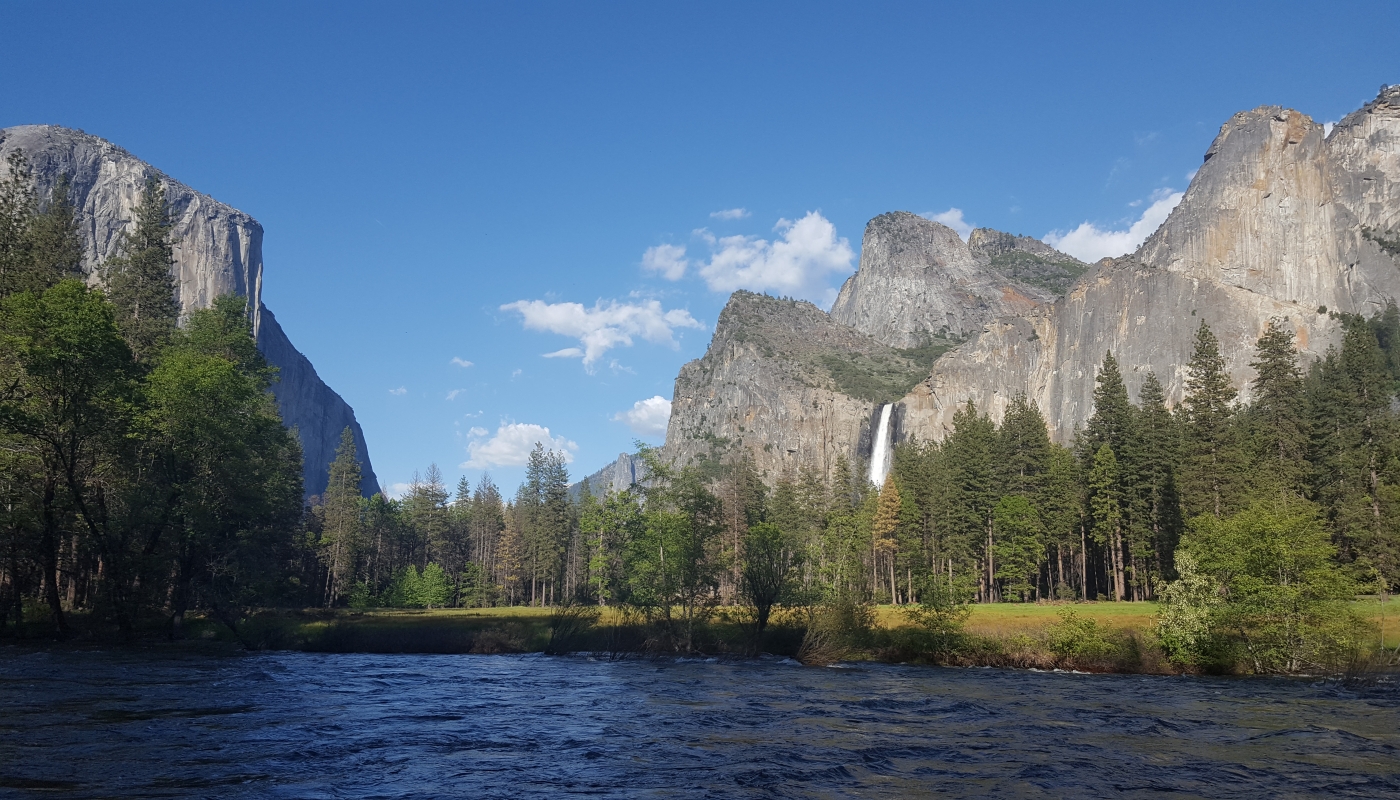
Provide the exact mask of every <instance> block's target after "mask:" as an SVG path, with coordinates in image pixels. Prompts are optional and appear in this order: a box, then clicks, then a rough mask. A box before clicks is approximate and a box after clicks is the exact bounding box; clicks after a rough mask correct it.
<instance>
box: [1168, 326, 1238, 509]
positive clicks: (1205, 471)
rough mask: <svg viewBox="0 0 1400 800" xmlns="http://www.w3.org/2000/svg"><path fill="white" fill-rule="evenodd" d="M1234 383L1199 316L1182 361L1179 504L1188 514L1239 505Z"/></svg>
mask: <svg viewBox="0 0 1400 800" xmlns="http://www.w3.org/2000/svg"><path fill="white" fill-rule="evenodd" d="M1235 395H1236V391H1235V387H1233V386H1231V385H1230V376H1229V375H1227V374H1226V373H1225V357H1224V356H1223V355H1221V353H1220V342H1219V340H1217V339H1216V338H1215V334H1214V333H1212V332H1211V330H1210V326H1209V325H1207V324H1206V323H1205V321H1204V320H1202V321H1201V327H1200V328H1199V329H1197V331H1196V346H1195V350H1194V352H1193V353H1192V355H1191V363H1190V364H1189V365H1188V366H1187V378H1186V398H1185V400H1184V401H1183V403H1182V407H1183V410H1184V413H1185V421H1186V424H1185V427H1184V431H1183V434H1184V435H1183V445H1184V447H1183V450H1184V453H1183V463H1182V481H1181V491H1182V506H1183V507H1184V509H1185V510H1186V512H1187V514H1188V515H1190V516H1195V515H1197V514H1211V515H1213V516H1214V517H1215V518H1217V519H1219V518H1220V516H1221V515H1222V514H1226V513H1229V512H1230V511H1232V510H1233V509H1234V508H1236V507H1238V506H1239V505H1240V497H1239V495H1240V491H1239V489H1240V488H1241V487H1240V482H1241V480H1242V477H1243V472H1244V463H1243V462H1244V453H1243V449H1242V447H1241V445H1240V442H1239V436H1238V431H1237V429H1236V425H1235V418H1234V406H1233V403H1234V400H1235Z"/></svg>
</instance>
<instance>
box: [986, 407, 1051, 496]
mask: <svg viewBox="0 0 1400 800" xmlns="http://www.w3.org/2000/svg"><path fill="white" fill-rule="evenodd" d="M997 439H998V441H997V451H998V452H997V461H998V464H997V466H998V468H999V470H1000V472H1001V485H1002V492H1003V494H1010V495H1016V496H1018V497H1025V498H1035V497H1036V495H1037V494H1038V493H1039V490H1040V486H1041V485H1042V484H1043V483H1044V477H1045V472H1046V470H1047V469H1049V467H1050V432H1049V430H1048V429H1047V427H1046V425H1045V417H1044V416H1042V415H1041V413H1040V409H1039V408H1036V406H1035V404H1034V403H1032V402H1030V401H1029V400H1028V399H1026V394H1025V392H1022V393H1020V394H1018V395H1016V397H1015V399H1013V400H1012V401H1011V405H1010V406H1009V407H1008V408H1007V409H1006V416H1005V417H1003V418H1002V422H1001V430H1000V431H998V435H997Z"/></svg>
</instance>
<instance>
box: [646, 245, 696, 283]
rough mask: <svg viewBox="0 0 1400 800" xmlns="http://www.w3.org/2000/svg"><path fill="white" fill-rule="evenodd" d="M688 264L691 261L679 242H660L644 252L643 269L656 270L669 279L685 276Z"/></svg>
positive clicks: (678, 278)
mask: <svg viewBox="0 0 1400 800" xmlns="http://www.w3.org/2000/svg"><path fill="white" fill-rule="evenodd" d="M688 266H690V262H689V261H687V260H686V257H685V248H684V247H683V246H681V245H678V244H658V245H657V246H655V247H648V248H647V251H646V252H645V253H642V269H643V270H645V271H647V272H655V273H657V274H659V275H660V276H661V277H663V278H665V279H666V280H668V281H678V280H680V279H681V278H683V277H685V269H686V267H688Z"/></svg>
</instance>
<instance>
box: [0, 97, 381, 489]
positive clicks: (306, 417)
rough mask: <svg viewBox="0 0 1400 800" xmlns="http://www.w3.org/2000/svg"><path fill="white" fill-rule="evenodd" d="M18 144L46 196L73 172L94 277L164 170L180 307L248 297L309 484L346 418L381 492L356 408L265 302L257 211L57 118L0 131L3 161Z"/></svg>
mask: <svg viewBox="0 0 1400 800" xmlns="http://www.w3.org/2000/svg"><path fill="white" fill-rule="evenodd" d="M16 149H22V150H24V152H25V155H26V156H27V157H28V159H29V162H30V165H31V167H32V168H33V170H34V178H35V183H36V184H37V186H38V190H39V194H40V197H41V198H45V199H46V198H47V197H48V196H49V195H50V193H51V192H52V190H53V187H54V185H55V184H56V183H57V181H58V179H59V176H60V175H64V174H66V175H68V176H69V178H70V180H71V188H70V191H71V192H72V194H73V198H72V199H73V203H74V205H75V206H76V207H77V208H78V210H79V213H80V215H81V221H82V226H83V232H84V240H85V243H86V257H85V259H84V265H83V266H84V270H85V271H86V272H87V273H88V280H89V282H91V283H94V284H96V283H100V270H99V268H100V266H101V265H102V264H103V262H105V261H106V260H107V259H108V258H110V257H111V256H112V255H114V254H115V252H116V249H117V247H118V244H119V242H120V238H121V233H122V231H123V230H125V229H126V228H127V227H128V226H129V225H131V224H132V219H131V211H132V209H133V208H134V207H135V206H136V203H137V201H138V200H139V197H140V194H141V190H142V187H143V186H144V184H145V181H146V178H147V176H150V175H155V176H157V177H159V179H160V180H161V182H162V184H163V185H164V187H165V193H166V200H167V202H168V203H169V205H170V210H171V213H172V216H173V218H174V222H175V225H174V234H175V237H176V239H177V244H176V246H175V267H174V271H175V277H176V285H177V291H178V293H179V300H180V306H181V308H182V310H183V313H185V314H188V313H189V312H190V311H192V310H194V309H196V308H203V307H206V306H208V305H209V304H210V303H212V302H213V300H214V298H216V297H218V296H220V295H224V294H236V295H239V296H242V297H246V298H248V300H249V308H250V309H252V315H253V327H254V331H255V332H256V334H257V338H258V346H259V348H260V349H261V350H262V351H263V354H264V355H265V356H266V357H267V359H268V361H269V362H270V363H272V364H273V365H275V366H277V367H278V369H279V374H280V381H279V383H278V384H277V385H276V386H274V387H273V393H274V394H275V395H276V396H277V400H278V405H279V406H280V408H281V412H282V421H283V422H284V423H285V424H286V425H287V426H288V427H292V428H296V430H297V431H298V433H299V434H300V437H301V443H302V449H303V452H304V456H305V469H304V478H305V482H306V493H307V494H308V495H312V494H320V493H321V492H323V491H325V487H326V480H327V473H328V470H329V466H330V461H331V459H333V458H334V454H335V446H336V444H338V443H339V440H340V434H341V431H343V430H344V429H345V427H346V426H347V425H348V426H349V427H350V428H351V430H353V431H354V433H355V440H356V442H357V444H358V447H359V451H360V456H361V462H362V464H361V466H362V470H363V473H364V481H363V483H362V484H361V489H362V490H363V491H364V492H365V493H367V494H368V493H372V492H377V491H379V482H378V479H377V478H376V477H375V474H374V468H373V467H372V466H371V464H370V460H369V449H368V447H367V446H366V444H365V439H364V432H363V431H361V430H360V425H359V423H358V422H356V421H355V412H354V410H353V409H351V408H350V406H349V405H348V404H346V402H345V401H344V400H343V399H341V397H340V395H338V394H336V393H335V392H334V391H333V390H331V388H330V387H329V386H327V385H326V384H325V383H324V382H323V381H322V380H321V379H320V377H319V376H318V375H317V374H316V370H315V368H314V367H312V366H311V362H310V361H308V360H307V359H306V357H305V356H303V355H302V354H301V353H300V352H298V351H297V349H296V348H295V347H293V346H292V343H291V342H290V341H289V340H288V339H287V336H286V334H285V333H283V331H282V328H281V326H279V325H278V324H277V321H276V319H275V318H274V317H273V316H272V315H271V312H269V311H267V309H266V308H265V307H264V306H263V304H262V270H263V262H262V237H263V230H262V226H261V225H259V224H258V222H257V220H255V219H253V218H252V217H250V216H248V215H247V214H245V213H243V212H242V211H239V210H238V209H235V208H233V207H231V206H229V205H226V204H224V203H221V202H219V201H217V200H215V199H213V198H212V197H209V196H208V195H205V194H200V193H199V192H196V191H195V190H193V189H191V188H190V187H188V186H186V185H184V184H183V183H180V182H179V181H175V180H172V179H170V178H169V177H166V176H164V175H163V174H161V173H160V172H159V171H158V170H156V169H155V168H154V167H152V166H151V165H150V164H147V163H146V162H144V161H142V160H140V159H138V158H136V157H135V156H133V155H131V154H130V153H128V152H127V151H126V150H124V149H122V148H121V147H118V146H117V145H114V144H112V143H111V142H108V141H106V140H104V139H101V138H99V137H97V136H93V135H91V134H87V133H83V132H82V131H75V130H70V129H68V128H61V127H58V126H55V125H22V126H17V127H13V128H5V129H3V130H0V163H3V162H4V159H6V158H7V157H8V156H9V154H10V153H11V152H12V151H14V150H16Z"/></svg>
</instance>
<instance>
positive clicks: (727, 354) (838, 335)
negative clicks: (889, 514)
mask: <svg viewBox="0 0 1400 800" xmlns="http://www.w3.org/2000/svg"><path fill="white" fill-rule="evenodd" d="M926 370H927V368H926V367H925V366H922V365H920V364H919V363H917V362H915V361H913V360H911V359H910V358H908V357H906V356H905V355H904V354H903V353H901V352H899V351H897V350H894V349H892V348H890V347H886V346H885V345H883V344H881V343H880V342H878V341H876V340H875V339H874V338H872V337H870V336H867V335H865V334H863V333H860V332H859V331H856V330H853V329H851V328H849V327H846V326H844V325H841V324H839V323H837V322H835V321H834V320H832V318H831V317H829V316H827V315H826V314H824V313H822V311H821V309H819V308H817V307H816V306H814V305H812V304H811V303H806V302H801V301H794V300H779V299H776V298H773V297H768V296H767V295H759V294H753V293H751V292H743V291H741V292H735V293H734V294H733V296H731V297H730V298H729V303H728V304H727V305H726V306H725V308H724V311H723V312H721V314H720V318H719V322H718V323H717V324H716V325H715V335H714V338H713V339H712V340H711V341H710V347H709V350H708V351H707V352H706V353H705V355H704V357H702V358H699V359H697V360H695V361H691V362H690V363H688V364H686V365H685V366H684V367H682V368H681V371H680V375H679V376H678V377H677V378H676V388H675V394H674V399H673V400H672V401H671V421H670V424H669V426H668V427H667V430H666V445H665V447H664V448H663V450H662V456H663V457H664V458H668V459H673V460H674V461H675V462H676V463H679V464H686V463H690V462H691V461H692V460H693V459H695V458H696V457H699V456H703V455H706V454H708V453H710V452H711V451H712V450H713V451H727V450H732V449H735V448H737V449H739V450H740V451H746V452H748V453H750V454H752V456H753V458H754V461H755V465H756V467H757V468H758V469H759V470H760V472H762V473H764V474H766V475H768V476H769V477H770V478H774V477H777V476H778V475H781V474H784V473H789V472H793V471H795V470H796V469H797V468H798V467H799V466H802V465H808V466H813V467H816V468H817V469H819V470H821V471H822V472H824V473H826V474H830V472H831V470H832V469H833V468H834V467H835V463H836V458H837V456H839V455H846V456H848V457H850V456H853V455H854V456H857V457H860V456H863V455H868V450H869V442H868V438H869V434H868V431H869V418H870V416H871V412H872V411H873V410H874V408H875V407H876V405H877V403H879V402H889V401H892V400H894V399H897V398H898V397H899V396H901V395H902V394H903V393H904V392H905V391H906V388H905V387H907V386H910V385H912V384H913V383H914V382H916V381H918V380H919V378H920V377H921V376H922V375H923V374H926ZM863 437H864V438H865V439H866V441H865V442H864V443H862V438H863ZM862 450H864V451H867V452H862Z"/></svg>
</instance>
